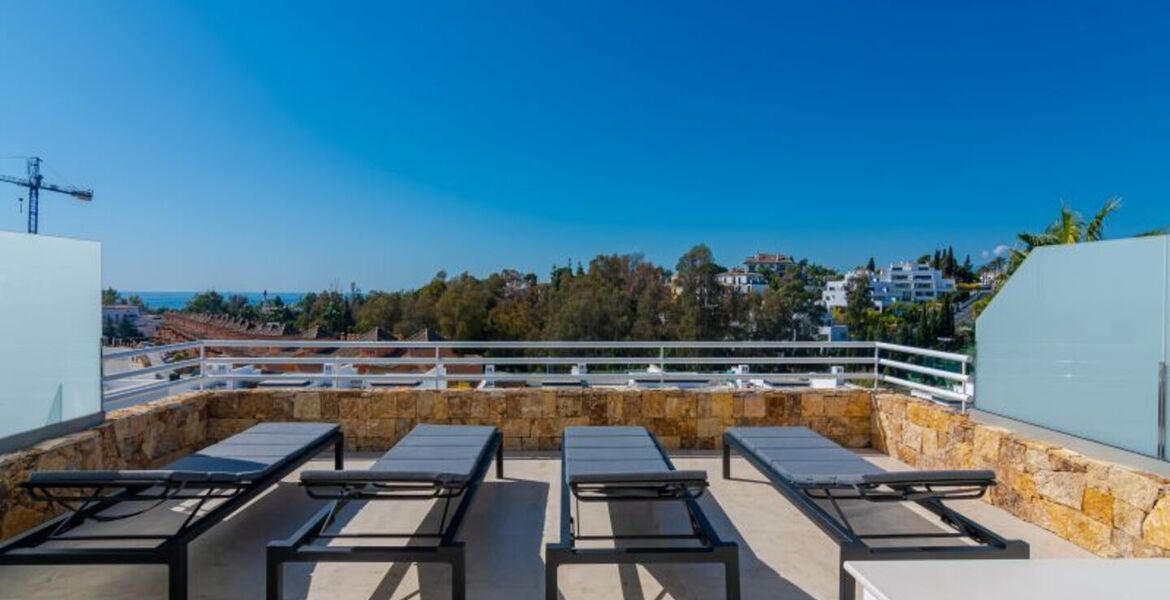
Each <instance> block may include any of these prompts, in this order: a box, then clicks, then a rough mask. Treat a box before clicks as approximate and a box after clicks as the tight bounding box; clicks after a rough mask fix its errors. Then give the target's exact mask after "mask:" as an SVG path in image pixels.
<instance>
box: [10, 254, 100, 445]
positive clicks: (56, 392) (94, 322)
mask: <svg viewBox="0 0 1170 600" xmlns="http://www.w3.org/2000/svg"><path fill="white" fill-rule="evenodd" d="M101 314H102V309H101V245H100V244H98V243H97V242H88V241H80V240H69V239H62V238H54V237H46V236H34V235H27V234H23V233H8V232H0V440H4V439H5V438H10V439H11V436H16V435H20V434H25V433H28V432H34V431H36V430H39V429H41V428H44V427H46V426H53V425H57V424H59V423H61V422H63V421H69V420H71V419H78V418H81V417H87V416H93V415H98V414H100V413H101V408H102V407H101V334H102V331H101Z"/></svg>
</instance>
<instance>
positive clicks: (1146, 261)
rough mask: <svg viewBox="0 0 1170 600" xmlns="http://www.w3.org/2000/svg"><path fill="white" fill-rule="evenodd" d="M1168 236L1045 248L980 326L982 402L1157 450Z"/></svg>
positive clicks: (1015, 415)
mask: <svg viewBox="0 0 1170 600" xmlns="http://www.w3.org/2000/svg"><path fill="white" fill-rule="evenodd" d="M1168 240H1170V238H1167V237H1165V236H1163V237H1155V238H1137V239H1127V240H1117V241H1110V242H1099V243H1095V244H1077V245H1071V246H1053V247H1048V248H1040V249H1037V250H1036V251H1034V252H1033V253H1032V255H1031V256H1030V257H1029V258H1028V260H1027V261H1026V262H1025V263H1024V265H1023V266H1022V267H1020V269H1019V270H1018V271H1017V272H1016V274H1015V275H1014V276H1013V277H1012V278H1011V280H1010V281H1009V282H1008V283H1007V284H1006V285H1005V286H1004V288H1003V289H1002V290H1001V291H1000V293H999V294H998V296H997V297H996V298H995V300H994V301H993V302H992V303H991V305H990V306H988V308H987V310H986V311H984V313H983V314H982V315H981V316H980V318H979V322H978V324H977V326H976V344H977V356H976V365H977V372H976V387H975V393H976V405H977V406H978V407H979V408H980V409H982V410H986V411H989V412H994V413H997V414H1001V415H1004V416H1007V417H1012V418H1015V419H1019V420H1022V421H1027V422H1030V423H1034V424H1036V425H1040V426H1043V427H1047V428H1050V429H1055V430H1058V431H1063V432H1066V433H1071V434H1074V435H1078V436H1081V437H1085V438H1088V439H1092V440H1095V441H1098V442H1101V443H1105V444H1110V445H1113V446H1118V447H1121V448H1126V449H1129V450H1133V451H1136V452H1141V453H1143V454H1147V455H1154V454H1155V453H1156V452H1157V441H1158V440H1157V436H1158V423H1157V414H1158V412H1157V411H1158V405H1157V402H1158V363H1159V362H1160V361H1162V360H1165V354H1166V351H1167V339H1166V338H1167V332H1168V331H1170V330H1168V327H1170V324H1168V323H1167V314H1166V311H1167V277H1168V273H1167V260H1168V253H1170V243H1168Z"/></svg>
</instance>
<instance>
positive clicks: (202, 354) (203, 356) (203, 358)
mask: <svg viewBox="0 0 1170 600" xmlns="http://www.w3.org/2000/svg"><path fill="white" fill-rule="evenodd" d="M206 369H207V344H206V343H205V340H199V390H200V391H202V390H203V382H204V377H206V376H207V373H206Z"/></svg>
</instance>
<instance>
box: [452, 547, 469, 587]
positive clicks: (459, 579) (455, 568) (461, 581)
mask: <svg viewBox="0 0 1170 600" xmlns="http://www.w3.org/2000/svg"><path fill="white" fill-rule="evenodd" d="M466 598H467V564H466V561H465V560H464V555H463V548H462V546H461V547H459V548H457V549H455V551H454V552H452V553H451V600H466Z"/></svg>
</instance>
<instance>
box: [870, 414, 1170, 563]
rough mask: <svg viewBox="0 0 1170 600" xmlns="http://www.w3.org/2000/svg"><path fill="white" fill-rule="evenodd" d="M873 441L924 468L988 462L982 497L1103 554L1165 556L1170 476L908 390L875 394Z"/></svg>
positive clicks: (1169, 537)
mask: <svg viewBox="0 0 1170 600" xmlns="http://www.w3.org/2000/svg"><path fill="white" fill-rule="evenodd" d="M872 414H873V418H874V426H873V445H874V447H875V448H878V449H880V450H882V451H884V452H886V453H887V454H889V455H890V456H893V457H895V458H897V459H898V460H900V461H902V462H904V463H906V464H908V465H911V466H915V467H918V468H922V469H992V470H994V471H995V473H996V478H997V479H998V481H999V485H997V486H995V487H994V488H992V490H991V492H990V493H989V494H988V495H987V496H986V497H985V498H984V499H985V500H986V501H987V502H990V503H991V504H993V505H995V506H998V507H1000V508H1002V509H1004V510H1006V511H1008V512H1010V513H1012V514H1013V515H1015V516H1017V517H1019V518H1021V519H1023V520H1025V521H1029V522H1031V523H1035V524H1037V525H1039V526H1041V527H1043V528H1045V529H1047V530H1049V531H1052V532H1054V533H1056V534H1057V535H1059V536H1060V537H1062V538H1065V539H1067V540H1069V541H1072V542H1073V543H1075V544H1077V545H1079V546H1081V547H1083V548H1085V549H1087V550H1089V551H1091V552H1094V553H1096V554H1098V555H1101V556H1110V557H1113V556H1138V557H1147V556H1164V557H1170V479H1166V478H1162V477H1158V476H1156V475H1152V474H1149V473H1144V472H1141V471H1135V470H1132V469H1128V468H1125V467H1122V466H1120V465H1116V464H1112V463H1106V462H1101V461H1097V460H1093V459H1091V458H1089V457H1087V456H1084V455H1082V454H1079V453H1077V452H1073V451H1071V450H1068V449H1066V448H1062V447H1059V446H1055V445H1052V444H1047V443H1044V442H1040V441H1037V440H1032V439H1028V438H1025V437H1022V436H1019V435H1016V434H1014V433H1012V432H1010V431H1008V430H1006V429H1003V428H1000V427H992V426H989V425H983V424H980V423H977V422H975V421H974V420H972V419H971V418H970V417H968V416H966V415H961V414H958V413H957V412H955V411H953V410H949V409H947V408H945V407H942V406H939V405H937V404H933V403H930V402H926V401H923V400H919V399H916V398H909V397H907V396H902V395H895V394H880V393H879V394H876V395H875V396H874V410H873V413H872Z"/></svg>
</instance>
